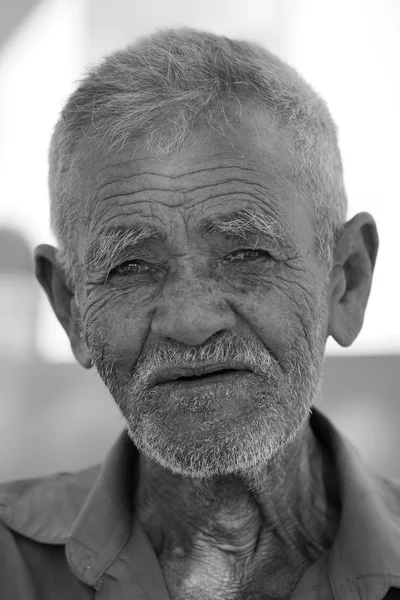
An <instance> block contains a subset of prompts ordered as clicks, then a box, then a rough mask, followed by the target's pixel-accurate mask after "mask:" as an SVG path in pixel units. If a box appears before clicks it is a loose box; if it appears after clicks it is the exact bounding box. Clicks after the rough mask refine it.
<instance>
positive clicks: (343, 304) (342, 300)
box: [328, 213, 379, 347]
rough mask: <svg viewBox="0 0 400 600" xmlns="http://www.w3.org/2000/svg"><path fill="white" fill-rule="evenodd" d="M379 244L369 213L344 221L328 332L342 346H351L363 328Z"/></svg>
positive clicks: (331, 287)
mask: <svg viewBox="0 0 400 600" xmlns="http://www.w3.org/2000/svg"><path fill="white" fill-rule="evenodd" d="M378 245H379V241H378V234H377V230H376V224H375V221H374V219H373V218H372V217H371V215H369V214H368V213H359V214H358V215H356V216H355V217H353V219H351V221H349V222H348V223H346V225H345V226H344V228H343V231H342V233H341V235H340V236H339V238H338V240H337V242H336V246H335V254H334V263H333V268H332V271H331V275H330V284H329V321H328V335H331V336H332V337H333V338H334V339H335V340H336V341H337V343H338V344H340V345H341V346H345V347H347V346H350V345H351V344H352V343H353V342H354V340H355V339H356V337H357V335H358V334H359V332H360V330H361V328H362V325H363V322H364V314H365V309H366V306H367V303H368V298H369V293H370V289H371V284H372V274H373V270H374V266H375V261H376V256H377V252H378Z"/></svg>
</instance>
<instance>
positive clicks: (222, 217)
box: [85, 207, 293, 270]
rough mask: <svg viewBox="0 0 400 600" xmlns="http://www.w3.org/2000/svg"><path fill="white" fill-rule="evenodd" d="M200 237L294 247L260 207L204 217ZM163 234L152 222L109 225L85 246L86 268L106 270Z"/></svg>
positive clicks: (275, 220) (273, 220)
mask: <svg viewBox="0 0 400 600" xmlns="http://www.w3.org/2000/svg"><path fill="white" fill-rule="evenodd" d="M195 233H196V234H199V235H201V236H212V235H226V236H228V237H233V238H237V239H240V240H242V241H245V240H247V239H248V238H249V236H251V237H255V238H257V241H256V242H255V244H254V245H256V244H257V242H258V239H259V238H261V239H262V240H267V241H272V242H273V243H274V244H279V245H280V246H289V245H290V246H293V243H290V240H289V238H288V234H287V232H286V231H285V230H284V228H283V227H282V225H281V224H280V222H279V221H278V220H277V219H276V218H275V217H273V216H272V215H268V214H266V213H264V211H262V210H261V209H259V208H257V207H256V208H249V207H244V208H242V209H239V210H235V211H231V212H228V213H220V214H217V215H214V216H213V217H208V218H206V219H203V220H202V221H201V222H200V223H199V225H198V226H197V227H196V228H195ZM165 239H166V234H165V233H163V232H161V231H160V230H159V229H157V228H156V227H154V226H151V225H140V224H136V225H134V226H126V225H118V226H113V227H108V228H107V229H106V230H105V231H104V232H103V234H102V235H100V236H98V237H97V238H96V239H95V240H94V241H93V242H92V243H91V244H90V245H89V247H88V249H87V251H86V253H85V269H90V270H92V269H96V268H101V269H109V268H111V266H112V265H113V264H114V263H115V262H116V260H118V259H120V260H121V259H122V257H124V256H127V255H128V254H129V253H132V252H133V251H135V250H137V249H138V247H140V246H142V245H143V244H145V243H146V242H153V241H160V240H161V241H165Z"/></svg>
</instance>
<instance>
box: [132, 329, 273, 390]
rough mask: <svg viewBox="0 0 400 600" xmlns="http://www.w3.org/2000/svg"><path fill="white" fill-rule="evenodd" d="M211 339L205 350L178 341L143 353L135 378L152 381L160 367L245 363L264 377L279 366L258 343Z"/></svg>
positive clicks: (239, 339) (233, 339)
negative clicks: (267, 371)
mask: <svg viewBox="0 0 400 600" xmlns="http://www.w3.org/2000/svg"><path fill="white" fill-rule="evenodd" d="M212 338H215V336H212V337H211V338H210V339H209V340H207V343H206V344H204V345H203V346H202V347H198V346H192V347H188V346H186V345H184V344H180V343H179V342H175V341H173V340H171V341H170V342H167V343H165V341H164V342H163V344H162V345H161V344H160V345H156V346H154V347H152V349H151V351H149V352H147V353H144V354H143V355H142V356H141V357H140V358H139V359H138V361H137V362H136V363H135V365H134V366H133V367H132V369H131V372H132V377H134V378H139V377H140V379H141V380H142V381H143V380H150V379H151V378H152V376H153V374H154V372H155V371H156V370H157V369H159V368H161V367H162V368H171V369H173V368H174V367H179V366H182V365H193V366H195V365H201V364H205V363H226V362H232V363H237V364H245V365H246V366H247V367H248V368H249V369H251V370H252V371H254V372H255V373H256V374H257V373H258V374H260V375H261V374H265V371H266V369H268V370H269V369H271V367H276V366H279V363H278V361H277V359H276V358H275V357H274V356H273V354H272V353H271V352H270V351H268V350H267V349H266V348H265V346H262V345H260V344H255V343H254V342H253V341H244V340H243V339H241V338H239V337H237V336H236V335H234V334H231V335H230V336H229V338H227V337H226V336H223V337H222V336H221V337H218V338H217V339H212Z"/></svg>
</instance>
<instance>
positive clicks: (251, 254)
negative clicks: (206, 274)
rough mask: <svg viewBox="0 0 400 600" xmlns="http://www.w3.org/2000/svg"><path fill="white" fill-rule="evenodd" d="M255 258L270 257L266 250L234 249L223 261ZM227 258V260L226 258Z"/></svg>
mask: <svg viewBox="0 0 400 600" xmlns="http://www.w3.org/2000/svg"><path fill="white" fill-rule="evenodd" d="M257 258H272V257H271V255H270V253H269V252H267V251H266V250H247V249H243V250H235V252H231V253H230V254H228V255H227V256H226V257H225V260H224V263H232V262H236V261H239V262H240V261H243V260H248V261H251V260H257ZM228 259H229V260H228ZM232 259H233V260H232Z"/></svg>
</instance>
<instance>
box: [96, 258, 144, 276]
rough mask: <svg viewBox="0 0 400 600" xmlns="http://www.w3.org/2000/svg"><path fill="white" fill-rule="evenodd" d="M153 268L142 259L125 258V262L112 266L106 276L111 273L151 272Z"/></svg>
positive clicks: (140, 273)
mask: <svg viewBox="0 0 400 600" xmlns="http://www.w3.org/2000/svg"><path fill="white" fill-rule="evenodd" d="M153 270H154V268H153V267H152V266H151V265H149V264H148V263H146V262H145V261H144V260H127V261H126V262H124V263H122V264H121V265H118V267H114V269H111V271H110V272H109V274H108V277H107V278H110V277H111V276H113V275H144V274H146V273H151V272H153Z"/></svg>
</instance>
